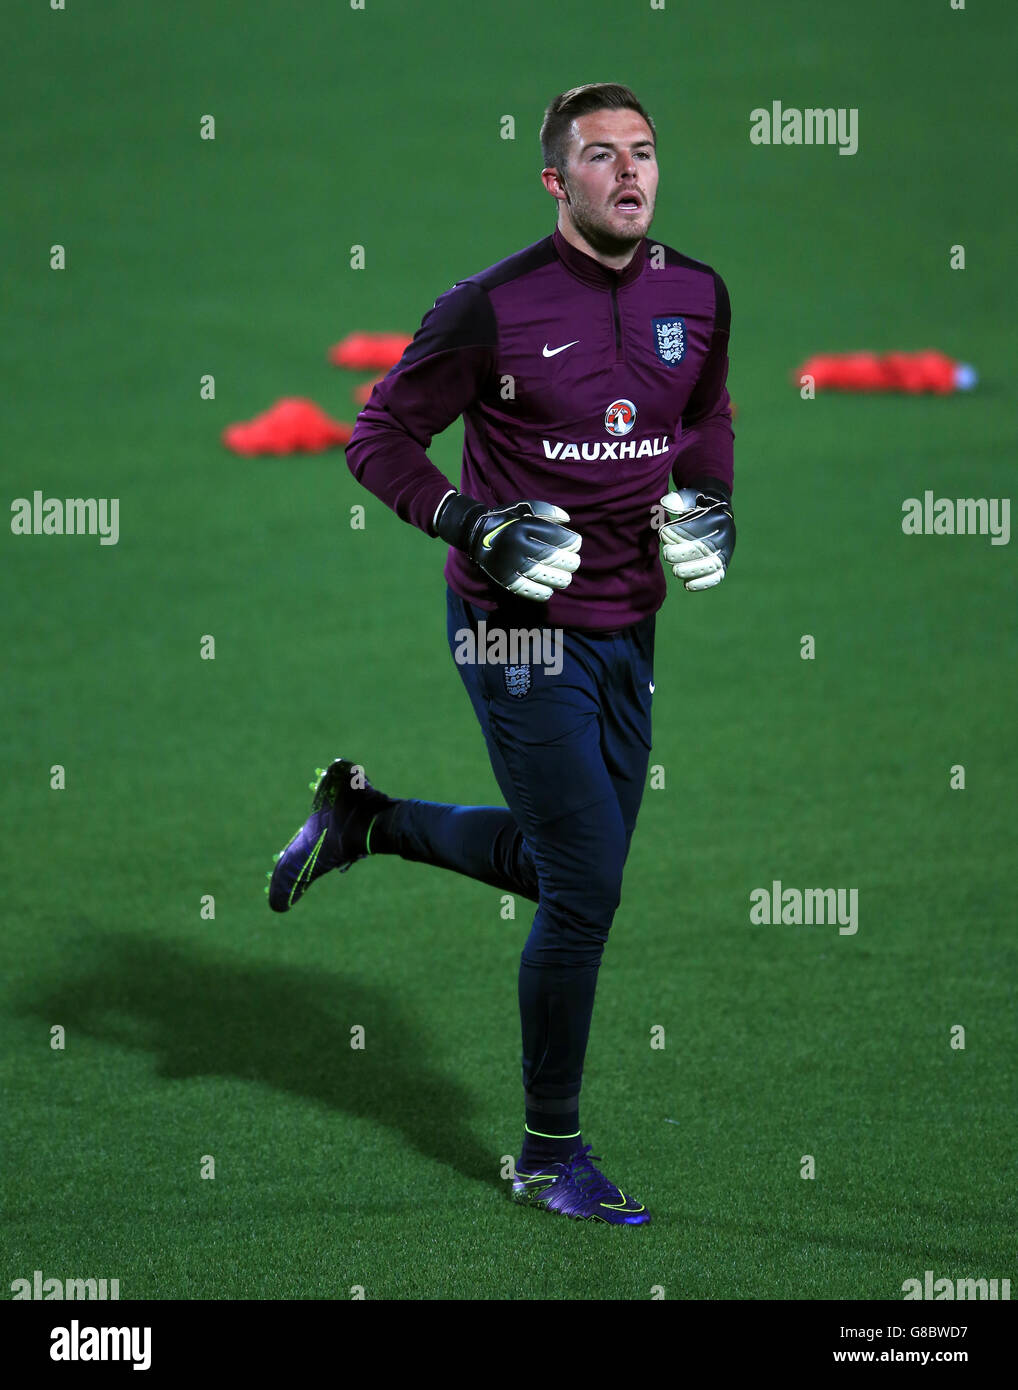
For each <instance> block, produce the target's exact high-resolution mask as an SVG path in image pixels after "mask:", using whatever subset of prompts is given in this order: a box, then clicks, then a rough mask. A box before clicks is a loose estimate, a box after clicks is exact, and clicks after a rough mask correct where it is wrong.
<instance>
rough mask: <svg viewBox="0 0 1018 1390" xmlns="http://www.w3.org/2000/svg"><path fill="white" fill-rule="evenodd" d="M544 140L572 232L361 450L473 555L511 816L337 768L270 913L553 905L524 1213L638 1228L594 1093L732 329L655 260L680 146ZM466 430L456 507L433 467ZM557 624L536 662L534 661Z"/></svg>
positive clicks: (527, 957) (388, 497) (465, 554)
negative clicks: (591, 1131)
mask: <svg viewBox="0 0 1018 1390" xmlns="http://www.w3.org/2000/svg"><path fill="white" fill-rule="evenodd" d="M541 145H542V155H543V161H544V166H545V167H544V170H543V172H542V175H541V177H542V181H543V183H544V186H545V188H546V189H547V191H548V193H549V194H550V195H551V196H552V197H553V198H554V199H555V200H556V205H557V208H558V221H557V226H556V228H555V230H554V231H553V233H552V235H550V236H547V237H545V238H544V239H543V240H541V241H538V242H536V243H535V244H534V245H532V246H529V247H527V248H526V249H524V250H522V251H519V252H517V253H516V254H514V255H512V256H510V257H509V258H508V259H506V260H503V261H500V262H499V263H498V264H496V265H493V266H491V267H490V268H489V269H487V270H483V271H481V272H479V273H478V274H475V275H471V276H469V277H468V278H467V279H464V280H461V281H459V282H457V283H456V284H455V285H454V286H453V287H452V289H450V290H449V291H447V292H446V293H445V294H443V295H441V296H440V297H439V299H438V300H436V302H435V304H434V306H433V308H432V309H431V310H430V311H429V312H428V313H427V314H426V315H425V318H424V321H423V323H422V325H421V327H420V329H419V330H418V332H417V334H416V336H415V337H414V340H413V342H412V343H411V344H410V346H409V347H408V348H407V349H406V351H405V353H404V354H403V357H402V359H401V360H400V362H399V363H398V364H397V365H396V366H395V367H394V368H393V369H392V371H390V372H389V374H388V375H387V376H386V377H385V378H384V379H383V380H382V381H381V382H379V383H378V385H376V387H375V389H374V391H373V393H372V395H371V398H370V400H369V401H368V404H367V405H366V406H365V407H364V409H363V410H362V411H361V413H360V415H359V416H358V419H357V424H356V428H355V430H354V434H353V438H352V439H351V440H350V443H349V445H348V446H347V460H348V463H349V466H350V468H351V470H352V472H353V474H354V476H355V477H356V478H357V479H358V480H359V481H360V482H361V483H362V484H363V485H364V486H365V487H367V488H368V489H369V490H370V491H371V492H373V493H374V494H375V495H376V496H377V497H379V498H380V499H381V500H382V501H383V502H385V503H386V505H388V506H390V507H391V508H392V509H393V510H394V511H395V512H396V514H397V515H398V516H399V517H400V518H401V519H402V520H404V521H406V522H409V523H411V524H412V525H415V526H417V527H419V528H420V529H421V530H423V531H424V532H425V533H426V534H428V535H430V536H435V537H439V538H441V539H442V540H443V541H445V542H446V543H447V545H448V546H449V547H450V548H449V551H448V558H447V561H446V566H445V576H446V580H447V621H448V636H449V643H450V647H451V649H452V651H453V654H454V657H457V668H458V671H459V674H460V677H461V678H462V680H463V683H464V685H465V687H466V691H467V694H468V696H469V698H470V701H471V704H472V706H473V709H474V712H475V714H476V716H477V719H478V721H479V723H480V725H481V729H482V731H483V734H484V738H485V741H486V743H487V747H488V753H489V756H490V759H491V765H492V770H493V772H494V774H495V778H496V780H497V782H498V785H499V788H500V790H501V792H502V795H503V797H504V798H505V802H506V805H505V806H504V807H478V806H450V805H442V804H437V803H434V802H427V801H420V800H413V799H397V798H394V797H390V796H387V795H385V794H383V793H382V792H380V791H378V790H376V789H375V788H374V787H372V786H371V784H370V783H369V782H367V781H366V779H365V778H364V776H363V772H362V771H361V769H360V768H359V766H358V765H357V764H356V763H354V762H352V761H347V760H346V759H338V760H337V761H335V762H334V763H332V765H331V766H330V767H329V768H328V769H326V770H324V771H323V770H322V769H319V776H320V779H321V780H320V781H319V782H318V783H317V786H316V789H315V797H314V800H313V802H312V809H311V815H310V817H309V818H308V820H307V822H306V823H305V825H304V827H303V829H302V830H301V831H299V832H298V834H297V835H296V836H295V837H294V839H293V840H292V841H291V842H290V844H289V845H288V846H287V847H286V849H285V850H284V851H283V852H282V854H281V855H280V856H279V859H278V862H277V865H276V868H275V871H274V872H273V874H272V876H271V883H270V885H269V902H270V905H271V906H272V907H273V908H275V909H276V910H277V911H286V910H288V909H289V908H290V907H292V906H293V905H294V903H296V902H297V900H298V899H299V898H300V897H301V896H302V895H303V893H304V892H305V891H306V890H307V888H308V887H309V886H310V884H311V883H313V882H314V881H315V880H316V879H317V878H319V877H320V876H321V875H322V874H324V873H327V872H329V871H330V870H332V869H339V870H340V871H345V870H346V869H347V868H349V867H350V865H351V864H353V863H354V862H356V861H357V860H359V859H362V858H364V857H365V856H366V855H369V854H370V855H380V854H398V855H401V856H402V857H403V858H404V859H409V860H414V861H418V862H422V863H427V864H432V865H437V866H440V867H442V868H446V869H450V870H453V871H455V872H457V873H460V874H466V875H469V876H470V877H472V878H475V879H479V880H480V881H482V882H484V883H488V884H491V885H493V886H494V887H496V888H499V889H501V890H502V891H503V892H508V893H512V894H516V895H519V896H522V897H524V898H529V899H531V900H532V901H534V902H535V903H536V904H537V909H536V913H535V915H534V919H533V924H532V926H531V929H530V934H529V936H528V937H527V941H526V944H525V945H524V948H523V953H522V956H521V959H520V970H519V1006H520V1020H521V1025H522V1034H523V1053H522V1060H523V1090H524V1097H523V1100H524V1132H523V1144H522V1150H521V1152H520V1155H519V1158H518V1159H517V1161H516V1174H515V1177H514V1180H513V1189H512V1195H513V1197H514V1198H515V1199H516V1200H517V1201H519V1202H523V1203H528V1204H533V1205H536V1206H538V1207H540V1208H543V1209H544V1210H547V1211H551V1212H561V1213H564V1214H566V1215H568V1216H572V1217H576V1218H580V1219H585V1220H592V1221H602V1222H608V1223H612V1224H626V1225H640V1224H643V1223H644V1222H646V1221H648V1220H649V1213H648V1212H647V1210H646V1208H645V1207H644V1206H643V1204H642V1203H640V1202H639V1201H638V1200H636V1199H634V1198H633V1197H631V1196H629V1195H627V1194H626V1193H625V1192H624V1191H623V1190H622V1189H621V1188H620V1187H618V1186H617V1185H616V1184H615V1183H614V1182H613V1181H611V1180H609V1178H608V1177H607V1176H606V1175H605V1174H604V1173H603V1172H602V1171H601V1169H600V1168H598V1167H597V1166H596V1164H597V1163H601V1162H602V1161H603V1160H601V1159H600V1158H598V1157H597V1156H596V1155H594V1154H592V1152H591V1148H592V1146H591V1145H590V1144H584V1142H583V1135H582V1131H581V1127H580V1113H579V1102H580V1087H581V1080H582V1074H583V1059H584V1054H585V1051H586V1046H587V1038H588V1033H589V1029H590V1023H591V1017H592V1012H593V1006H594V993H595V988H596V984H597V975H598V968H599V966H600V962H601V957H602V954H603V951H604V946H605V942H606V940H607V937H608V932H609V929H610V927H611V924H612V919H613V917H614V914H615V911H616V909H617V907H618V905H619V902H620V897H621V888H622V876H623V869H624V866H625V862H626V857H627V855H628V852H629V845H630V841H631V838H632V835H633V830H634V827H635V825H636V818H637V812H638V810H639V806H640V801H641V799H642V796H643V789H644V784H645V780H646V773H647V763H648V755H649V753H650V747H651V698H652V695H653V691H654V667H653V661H654V621H655V618H654V615H655V614H656V612H657V610H658V608H659V607H660V606H661V604H662V602H663V601H664V597H665V591H666V580H665V575H664V572H663V570H662V564H661V560H662V559H663V560H664V562H665V565H666V567H667V569H668V570H669V571H670V572H672V573H674V575H675V576H676V577H677V581H678V582H681V583H682V584H683V585H684V587H685V588H686V589H687V590H690V591H699V590H703V589H709V588H713V587H714V586H716V585H717V584H719V583H720V582H721V581H722V579H723V578H724V576H725V570H726V567H727V565H728V562H729V560H730V559H731V555H732V551H733V549H734V546H735V526H734V522H733V519H732V507H731V489H732V477H733V433H732V424H731V409H730V402H729V397H728V392H727V389H726V379H727V374H728V335H729V322H730V310H729V303H728V294H727V291H726V289H725V285H724V283H723V281H722V280H721V278H720V276H718V275H717V273H716V272H715V271H713V270H712V269H711V268H710V266H707V265H704V264H703V263H702V262H700V261H695V260H691V259H690V258H688V257H686V256H683V255H680V254H679V253H678V252H677V251H673V250H671V249H670V248H669V247H667V246H664V245H662V244H660V243H657V242H651V241H649V240H648V239H647V232H648V229H649V227H650V224H651V220H652V218H653V215H654V201H655V197H656V193H657V184H658V166H657V151H656V132H655V129H654V125H653V122H652V121H651V118H650V117H649V115H648V114H647V112H646V111H645V110H644V109H643V107H642V106H641V105H640V103H639V101H638V100H637V98H636V97H635V95H634V94H633V93H632V92H631V91H630V90H629V89H628V88H626V87H622V86H619V85H617V84H614V83H600V84H595V85H589V86H586V87H579V88H575V89H573V90H572V91H570V92H566V93H563V94H562V95H561V96H558V97H556V98H555V99H554V101H553V102H552V103H551V105H550V106H549V107H548V109H547V112H546V113H545V118H544V123H543V125H542V128H541ZM461 415H462V417H463V420H464V449H463V465H462V474H461V479H460V487H459V489H456V488H454V487H453V486H452V485H451V483H450V482H449V480H448V479H447V478H446V477H445V476H444V475H443V474H442V473H441V472H440V471H439V469H437V468H436V467H435V466H434V465H433V464H432V463H431V462H430V460H429V459H428V456H427V453H426V450H427V448H428V446H429V445H430V443H431V440H432V438H433V436H434V435H435V434H437V433H439V432H440V431H442V430H444V429H446V428H447V427H448V426H449V425H450V424H451V423H452V422H453V421H454V420H455V419H457V418H458V417H459V416H461ZM482 622H483V623H484V624H485V628H484V635H485V636H486V638H487V644H491V643H492V642H493V640H494V639H496V638H497V637H498V636H499V634H502V635H503V636H504V638H505V644H506V645H505V649H504V651H503V652H502V653H501V654H500V655H498V654H497V653H496V654H497V655H498V660H499V663H500V664H495V663H494V662H493V661H491V660H489V659H486V654H487V653H486V643H485V642H482V641H481V640H480V638H481V635H482V633H481V628H480V624H481V623H482ZM535 630H536V632H538V633H540V634H541V637H542V646H541V653H540V654H535V653H534V651H533V650H528V649H527V641H526V639H527V637H528V635H533V634H535ZM470 636H474V637H476V638H477V641H476V642H473V643H472V642H470V641H465V640H464V639H465V638H466V637H470ZM549 645H550V646H552V647H554V648H555V650H556V654H557V659H556V660H555V661H553V662H549V661H548V660H547V659H546V658H547V652H548V647H549ZM471 651H473V652H474V653H475V654H476V659H470V658H469V656H466V655H464V654H465V653H469V652H471ZM542 663H543V664H542Z"/></svg>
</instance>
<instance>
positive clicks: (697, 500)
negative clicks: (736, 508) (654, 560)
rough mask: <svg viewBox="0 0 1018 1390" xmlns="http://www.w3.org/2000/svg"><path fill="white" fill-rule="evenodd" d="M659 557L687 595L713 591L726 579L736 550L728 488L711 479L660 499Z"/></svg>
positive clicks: (733, 521)
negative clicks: (665, 516) (662, 517)
mask: <svg viewBox="0 0 1018 1390" xmlns="http://www.w3.org/2000/svg"><path fill="white" fill-rule="evenodd" d="M661 505H662V507H664V509H665V510H666V512H667V513H668V520H667V521H666V522H665V524H664V525H663V526H662V527H661V532H660V535H661V558H662V559H663V560H664V561H665V563H666V564H669V565H671V567H672V572H673V574H674V575H675V576H676V577H677V578H678V579H681V580H682V582H683V583H684V584H685V586H686V588H687V589H688V590H689V591H690V593H695V592H696V591H698V590H700V589H712V588H714V586H715V585H716V584H720V583H721V581H722V579H724V577H725V572H726V570H727V569H728V564H729V561H730V560H731V558H732V552H733V550H734V549H735V518H734V517H733V515H732V500H731V497H730V496H729V495H728V489H727V488H726V487H725V486H724V485H723V484H719V483H717V482H716V480H714V479H706V480H705V481H703V482H702V483H695V484H693V486H691V487H683V488H679V490H678V491H677V492H670V493H668V495H667V497H662V498H661Z"/></svg>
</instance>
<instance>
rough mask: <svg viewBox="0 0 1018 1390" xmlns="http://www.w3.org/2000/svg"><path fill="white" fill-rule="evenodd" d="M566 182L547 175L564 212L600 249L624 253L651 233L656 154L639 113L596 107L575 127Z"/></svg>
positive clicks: (553, 174) (546, 181) (547, 172)
mask: <svg viewBox="0 0 1018 1390" xmlns="http://www.w3.org/2000/svg"><path fill="white" fill-rule="evenodd" d="M564 173H565V179H564V181H563V180H562V179H561V178H560V176H559V174H558V172H557V171H556V170H554V169H546V170H545V171H544V174H543V175H542V177H543V179H544V184H545V187H546V188H547V189H548V191H549V193H551V194H553V195H554V196H555V197H557V198H559V199H560V206H559V211H560V213H561V214H562V216H563V217H565V218H566V219H571V220H572V223H573V226H574V227H575V228H576V230H577V231H578V232H579V233H580V235H581V236H582V237H583V238H584V240H585V241H587V242H588V244H589V245H590V246H592V247H593V248H594V249H595V250H597V251H601V252H603V253H610V254H619V253H624V252H625V251H626V250H627V249H629V248H631V247H633V246H635V245H636V244H637V242H639V241H640V240H641V239H642V238H643V237H645V236H646V235H647V232H648V230H649V229H650V224H651V222H652V221H653V220H654V202H655V199H656V197H657V180H658V168H657V155H656V154H655V150H654V137H653V135H652V134H651V131H650V127H649V126H648V124H647V122H646V121H645V120H644V119H643V117H642V116H641V115H639V114H638V113H637V112H636V111H593V112H591V113H590V115H587V116H579V117H578V118H577V119H576V120H574V121H573V123H572V126H571V127H570V138H569V155H568V160H567V164H566V168H565V170H564Z"/></svg>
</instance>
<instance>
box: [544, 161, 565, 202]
mask: <svg viewBox="0 0 1018 1390" xmlns="http://www.w3.org/2000/svg"><path fill="white" fill-rule="evenodd" d="M541 181H542V182H543V184H544V186H545V188H546V189H547V190H548V192H549V193H550V194H551V196H552V197H553V198H555V199H556V200H557V201H559V202H563V201H564V202H566V203H567V204H568V202H569V189H568V187H567V186H566V181H565V178H564V176H563V174H562V170H561V169H555V168H552V169H542V170H541Z"/></svg>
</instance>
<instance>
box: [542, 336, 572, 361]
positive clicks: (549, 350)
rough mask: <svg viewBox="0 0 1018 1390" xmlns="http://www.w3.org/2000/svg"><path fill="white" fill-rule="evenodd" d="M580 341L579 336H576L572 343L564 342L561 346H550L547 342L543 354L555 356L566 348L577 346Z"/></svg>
mask: <svg viewBox="0 0 1018 1390" xmlns="http://www.w3.org/2000/svg"><path fill="white" fill-rule="evenodd" d="M579 341H580V340H579V338H574V339H573V341H572V342H571V343H563V344H562V346H561V347H560V348H550V347H549V346H548V344H547V343H545V345H544V353H543V355H544V356H545V357H555V356H556V355H557V354H558V353H560V352H565V350H566V348H571V347H575V346H576V344H577V343H578V342H579Z"/></svg>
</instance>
